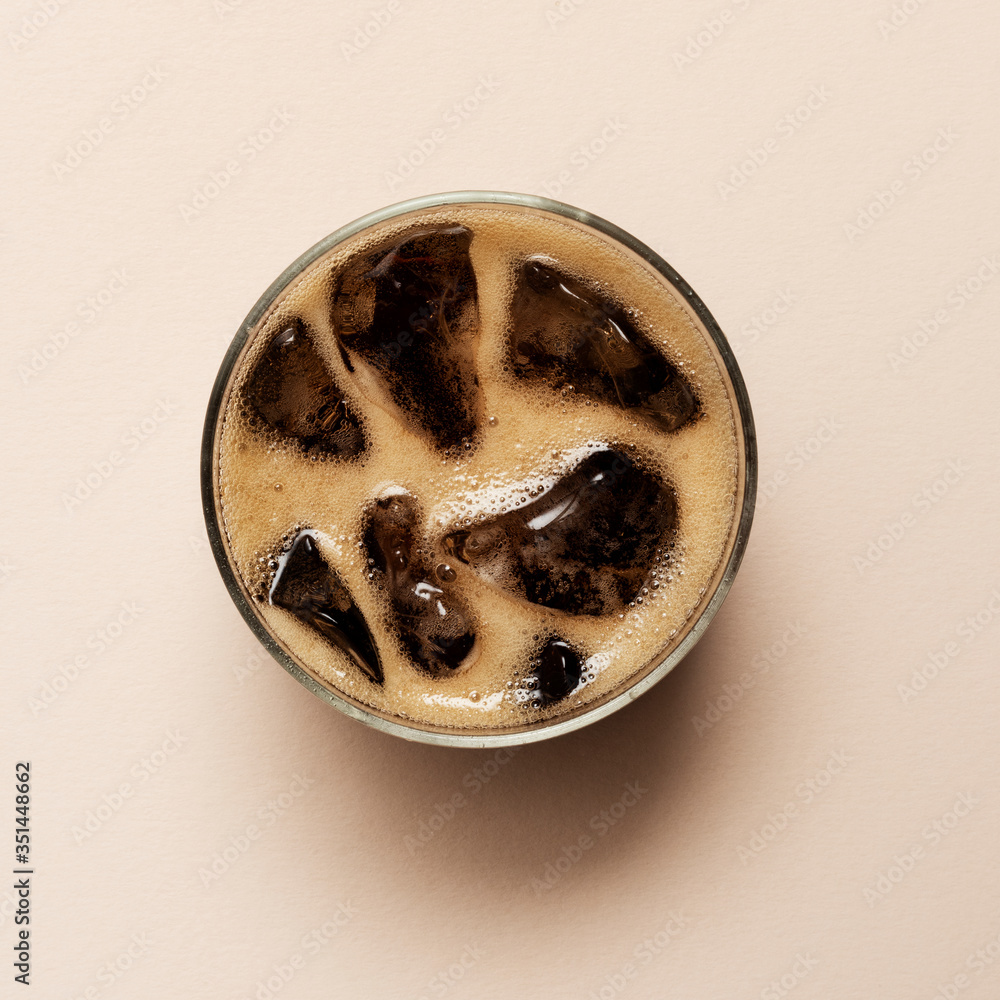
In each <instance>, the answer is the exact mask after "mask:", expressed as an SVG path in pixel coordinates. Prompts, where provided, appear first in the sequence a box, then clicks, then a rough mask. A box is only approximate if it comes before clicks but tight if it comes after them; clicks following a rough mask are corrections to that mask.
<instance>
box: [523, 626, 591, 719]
mask: <svg viewBox="0 0 1000 1000" xmlns="http://www.w3.org/2000/svg"><path fill="white" fill-rule="evenodd" d="M532 667H533V672H532V673H530V674H529V675H528V676H527V677H526V678H524V680H523V682H522V686H521V687H519V688H518V689H517V691H516V693H515V697H516V700H517V701H518V702H520V703H521V704H525V705H530V706H531V707H532V708H541V707H543V706H545V705H550V704H552V703H553V702H556V701H560V700H561V699H563V698H565V697H566V695H568V694H569V693H570V692H571V691H574V690H575V689H576V687H577V685H578V684H579V683H580V676H581V674H582V673H583V664H582V662H581V660H580V656H579V654H578V653H577V652H576V650H574V649H573V647H572V646H570V645H569V643H567V642H564V641H563V640H562V639H559V638H557V637H555V636H553V637H552V638H551V639H549V640H548V642H546V643H545V645H544V646H543V647H542V649H541V652H540V653H539V654H538V656H537V657H536V658H535V660H534V661H533V662H532Z"/></svg>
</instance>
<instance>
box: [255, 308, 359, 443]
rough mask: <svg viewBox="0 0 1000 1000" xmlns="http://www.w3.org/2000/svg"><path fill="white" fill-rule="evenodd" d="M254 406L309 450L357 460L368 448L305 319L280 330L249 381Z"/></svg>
mask: <svg viewBox="0 0 1000 1000" xmlns="http://www.w3.org/2000/svg"><path fill="white" fill-rule="evenodd" d="M245 392H246V399H247V402H248V403H249V404H250V406H251V408H252V409H253V410H255V411H256V412H257V414H258V415H259V416H260V417H261V418H262V419H263V420H264V422H265V423H267V424H268V425H269V426H271V427H273V428H274V429H275V430H276V431H278V432H279V433H281V434H285V435H287V436H288V437H293V438H296V439H298V440H299V441H300V442H301V443H302V446H303V447H304V448H305V449H306V450H313V449H316V450H320V451H324V452H327V453H328V454H331V455H339V456H341V457H344V458H353V457H354V456H356V455H360V454H361V452H362V451H364V449H365V435H364V431H363V430H362V429H361V423H360V421H359V420H358V418H357V417H356V416H355V414H354V413H353V412H352V411H351V409H350V408H349V407H348V405H347V401H346V399H345V398H344V394H343V393H342V392H341V391H340V390H339V389H338V388H337V386H336V384H335V382H334V381H333V378H332V376H331V375H330V373H329V372H328V371H327V370H326V366H325V365H324V364H323V360H322V358H321V357H320V355H319V353H318V352H317V350H316V347H315V345H314V344H313V342H312V338H311V336H310V334H309V333H308V332H307V331H306V329H305V327H304V326H303V324H302V323H300V322H294V323H290V324H289V325H288V326H286V327H285V328H284V329H283V330H281V331H280V333H278V334H276V335H275V337H274V338H273V339H272V340H271V343H270V344H268V346H267V349H266V350H265V351H264V353H263V354H262V355H261V357H260V359H259V360H258V361H257V364H256V366H255V367H254V369H253V371H252V372H251V373H250V375H249V377H248V378H247V382H246V389H245Z"/></svg>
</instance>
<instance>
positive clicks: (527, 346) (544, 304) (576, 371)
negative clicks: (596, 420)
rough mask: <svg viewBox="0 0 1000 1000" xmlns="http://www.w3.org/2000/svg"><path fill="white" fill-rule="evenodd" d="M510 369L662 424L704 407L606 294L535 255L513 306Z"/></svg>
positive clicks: (672, 424) (671, 426) (675, 423)
mask: <svg viewBox="0 0 1000 1000" xmlns="http://www.w3.org/2000/svg"><path fill="white" fill-rule="evenodd" d="M511 326H512V333H511V354H512V367H513V370H514V372H515V373H516V374H518V375H520V376H521V377H524V378H542V379H546V380H548V381H549V382H550V383H552V384H553V385H555V386H557V387H558V386H560V385H572V386H573V389H574V390H575V391H577V392H583V393H585V394H587V395H589V396H591V397H592V398H594V399H597V400H599V401H600V402H603V403H611V404H614V405H617V406H622V407H625V408H627V409H634V410H638V411H639V412H640V413H642V414H644V415H645V416H647V417H649V418H650V419H652V420H654V421H655V422H656V423H657V424H658V425H660V426H661V427H662V428H663V429H664V430H668V431H673V430H676V429H677V428H678V427H681V426H682V425H683V424H685V423H687V422H688V421H689V420H690V419H691V418H692V417H693V416H694V415H695V414H696V412H697V410H698V401H697V399H696V398H695V394H694V392H693V390H692V389H691V386H690V385H689V384H688V383H687V380H686V379H685V378H684V377H683V376H682V375H681V374H680V372H679V371H678V370H677V369H676V368H675V367H674V366H673V365H672V364H671V363H670V362H669V361H667V360H666V358H664V357H663V356H662V355H661V354H660V353H659V352H658V351H657V350H656V349H655V348H654V347H653V345H652V344H650V342H649V340H648V339H647V338H646V336H645V335H644V334H643V333H642V332H641V331H640V330H639V329H638V328H637V327H636V326H635V324H634V323H633V322H632V321H631V319H629V317H628V315H627V314H626V313H625V312H624V310H622V309H620V308H619V307H618V306H617V305H615V304H614V303H613V302H612V301H611V300H610V299H608V298H607V297H606V296H605V295H604V294H603V293H601V292H600V291H598V290H597V289H595V288H591V287H588V286H587V285H585V284H583V283H582V282H581V281H578V280H577V279H575V278H572V277H570V276H569V275H566V274H563V273H561V272H560V271H558V270H557V269H556V268H555V267H553V266H552V265H551V264H549V263H547V262H545V261H542V260H537V259H531V260H528V261H526V262H525V264H524V265H523V267H522V268H521V274H520V281H519V282H518V285H517V290H516V292H515V293H514V300H513V303H512V305H511Z"/></svg>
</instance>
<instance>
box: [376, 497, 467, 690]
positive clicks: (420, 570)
mask: <svg viewBox="0 0 1000 1000" xmlns="http://www.w3.org/2000/svg"><path fill="white" fill-rule="evenodd" d="M417 521H418V512H417V507H416V503H415V502H414V500H413V498H412V497H410V496H407V495H398V496H392V497H387V498H384V499H382V500H379V501H377V502H376V503H375V505H374V507H373V508H372V511H371V513H370V515H369V520H368V524H367V527H366V529H365V532H364V546H365V549H366V551H367V553H368V560H369V564H370V566H371V568H372V576H373V579H375V580H376V582H378V583H379V584H381V585H382V586H383V587H384V589H385V591H386V593H387V595H388V598H389V603H390V605H391V607H392V614H393V618H394V620H395V624H396V627H397V629H398V632H399V638H400V641H401V642H402V644H403V647H404V648H405V650H406V652H407V653H408V654H409V655H410V657H411V659H413V661H414V662H415V663H416V664H417V665H418V666H419V667H421V668H422V669H423V670H425V671H426V672H427V673H430V674H433V675H436V676H445V675H447V674H449V673H451V672H453V671H455V670H457V669H458V667H459V666H461V664H462V661H463V660H464V659H465V657H466V656H467V655H468V654H469V652H470V651H471V649H472V647H473V645H474V644H475V641H476V637H475V635H474V634H473V632H472V629H471V627H470V626H469V622H468V619H467V617H466V615H465V613H464V611H463V610H462V609H461V607H460V605H459V603H458V602H457V600H456V599H455V597H454V595H452V594H451V593H449V591H448V589H447V588H446V587H442V586H440V585H439V584H440V582H441V581H442V578H447V575H448V574H446V573H436V574H435V573H433V572H432V571H431V569H430V566H429V564H428V563H427V562H426V560H424V559H423V558H422V556H421V554H420V552H419V551H418V542H417Z"/></svg>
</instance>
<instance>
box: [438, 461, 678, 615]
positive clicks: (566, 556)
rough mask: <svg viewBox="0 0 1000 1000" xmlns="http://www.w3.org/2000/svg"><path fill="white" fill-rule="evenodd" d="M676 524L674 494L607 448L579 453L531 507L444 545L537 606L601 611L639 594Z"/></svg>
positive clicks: (614, 608) (459, 533) (454, 535)
mask: <svg viewBox="0 0 1000 1000" xmlns="http://www.w3.org/2000/svg"><path fill="white" fill-rule="evenodd" d="M676 524H677V500H676V496H675V494H674V491H673V490H672V489H671V488H670V487H668V486H667V485H666V484H664V483H662V482H661V481H660V480H659V479H658V478H657V477H656V476H654V475H652V474H651V473H649V472H646V471H644V470H643V469H640V468H639V467H638V466H636V464H635V463H634V462H633V461H632V460H631V459H630V458H629V457H628V456H627V455H625V454H623V453H621V452H619V451H615V450H611V449H609V450H604V451H599V452H596V453H595V454H592V455H590V456H589V457H588V458H586V459H584V460H583V461H582V462H581V463H580V464H579V465H578V466H577V468H576V469H575V470H574V471H573V472H571V473H570V474H569V475H567V476H564V477H563V478H562V479H561V480H559V482H557V483H556V484H555V485H554V486H553V487H552V488H551V489H549V490H547V491H546V492H545V493H544V494H543V495H542V496H540V497H538V498H537V499H536V500H533V501H532V502H531V503H529V504H525V505H524V506H523V507H518V508H516V509H515V510H512V511H510V512H508V513H506V514H501V515H500V516H499V517H497V518H495V519H493V520H491V521H488V522H486V523H485V524H482V525H478V526H476V527H473V528H469V529H466V530H461V531H456V532H452V533H451V534H450V535H448V536H447V537H446V538H445V540H444V547H445V549H446V551H447V552H449V554H451V555H454V556H455V557H456V558H458V559H460V560H462V561H463V562H465V563H467V564H469V565H470V566H472V568H473V569H475V570H476V572H477V573H479V574H480V575H481V576H483V577H484V578H486V579H488V580H490V581H491V582H492V583H494V584H495V585H497V586H499V587H503V588H506V589H508V590H510V591H512V592H513V593H515V594H518V595H520V596H522V597H524V598H525V599H526V600H528V601H530V602H531V603H533V604H540V605H542V606H543V607H546V608H553V609H555V610H557V611H567V612H570V613H572V614H586V615H603V614H610V613H611V612H614V611H619V610H620V609H621V608H623V607H625V606H627V605H628V603H629V602H630V601H632V600H633V599H634V598H635V597H636V596H637V595H638V594H639V592H640V591H641V589H642V585H643V582H644V581H645V579H646V576H647V574H648V572H649V570H650V569H651V568H652V566H653V560H654V558H655V557H656V553H657V549H658V548H660V547H667V546H669V544H670V543H671V542H672V540H673V532H674V530H675V528H676Z"/></svg>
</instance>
